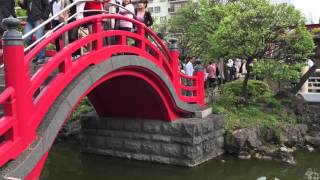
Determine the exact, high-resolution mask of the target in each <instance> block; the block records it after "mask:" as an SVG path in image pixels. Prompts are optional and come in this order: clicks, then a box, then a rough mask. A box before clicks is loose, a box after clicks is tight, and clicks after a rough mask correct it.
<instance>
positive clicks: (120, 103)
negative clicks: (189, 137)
mask: <svg viewBox="0 0 320 180" xmlns="http://www.w3.org/2000/svg"><path fill="white" fill-rule="evenodd" d="M110 19H117V20H126V21H130V22H132V23H134V25H135V27H136V29H137V31H136V32H135V33H133V32H127V31H121V30H114V29H104V28H103V23H105V22H108V20H110ZM4 23H5V25H6V26H7V29H8V30H7V32H6V33H5V34H4V36H3V44H2V45H3V60H4V75H5V89H4V91H3V92H2V93H1V95H0V104H1V105H2V106H3V109H4V112H3V116H2V118H1V119H0V167H1V176H2V177H7V178H9V177H15V178H22V179H34V178H37V177H39V173H40V172H41V169H42V166H43V164H44V162H45V159H46V157H47V154H48V151H49V150H50V147H51V145H52V143H53V141H54V138H55V137H56V135H57V134H58V132H59V129H60V128H61V126H62V125H63V124H64V122H65V120H66V119H67V118H68V116H69V115H70V113H71V112H72V111H73V109H74V108H75V107H76V106H77V104H78V103H79V102H80V101H81V100H82V99H83V97H85V96H87V97H88V98H89V100H90V101H91V103H92V105H93V106H94V108H95V110H96V112H97V114H98V115H99V116H102V117H139V118H152V119H162V120H164V121H175V120H176V119H177V118H179V117H184V116H187V115H188V116H189V115H190V114H192V113H194V112H195V111H197V110H199V109H201V108H203V106H204V89H203V88H204V83H203V81H204V74H203V72H198V73H197V74H196V75H195V76H194V77H188V76H185V75H183V74H180V72H179V65H178V64H179V60H178V56H179V52H178V49H177V47H176V45H175V44H174V43H173V44H171V48H170V50H168V49H167V47H166V46H165V45H164V44H163V43H162V41H161V39H159V38H158V37H157V36H156V35H155V34H154V32H153V31H152V30H150V29H149V28H147V27H146V26H145V25H144V24H142V23H140V22H138V21H136V20H133V19H128V18H126V17H123V16H119V15H112V14H101V15H96V16H90V17H86V18H83V19H81V20H78V21H74V22H72V23H70V24H67V25H65V26H63V27H61V28H59V29H58V30H57V31H54V32H53V33H52V34H51V35H50V36H48V37H46V38H45V39H43V40H42V41H41V42H39V43H38V44H37V45H36V46H34V47H33V48H32V49H30V50H28V51H26V52H25V48H24V45H23V42H24V40H23V38H22V35H21V33H20V32H19V31H17V27H18V24H19V21H18V20H16V19H13V18H8V19H6V20H5V22H4ZM85 24H86V25H89V26H91V27H92V33H90V34H89V35H87V36H85V37H83V38H81V39H78V40H76V41H74V42H72V43H70V44H66V45H64V47H63V48H62V49H61V51H59V52H57V53H56V54H54V55H53V56H52V57H49V58H48V60H47V62H46V63H45V64H44V65H43V66H42V67H40V68H39V69H37V70H36V71H35V72H33V70H30V66H31V64H32V60H33V59H34V58H35V56H36V55H37V54H38V53H39V52H40V51H41V49H43V48H46V47H47V46H49V45H50V43H51V42H53V41H54V40H55V39H57V38H59V37H61V36H63V35H64V34H66V33H68V32H69V31H71V30H72V29H74V28H77V27H80V26H83V25H85ZM107 39H114V41H112V42H111V43H107V42H106V40H107ZM128 39H132V41H133V42H134V45H128V43H127V42H128ZM150 39H153V41H151V40H150ZM88 44H89V45H90V46H91V49H90V51H88V52H86V53H83V54H82V55H81V56H80V57H77V58H74V57H73V56H72V55H73V54H74V53H75V52H76V51H77V50H79V49H81V48H82V47H84V46H87V45H88ZM187 80H188V81H192V82H193V85H192V86H185V85H184V83H183V82H185V81H187ZM186 91H191V92H192V93H189V94H192V95H191V96H185V94H186V93H185V92H186Z"/></svg>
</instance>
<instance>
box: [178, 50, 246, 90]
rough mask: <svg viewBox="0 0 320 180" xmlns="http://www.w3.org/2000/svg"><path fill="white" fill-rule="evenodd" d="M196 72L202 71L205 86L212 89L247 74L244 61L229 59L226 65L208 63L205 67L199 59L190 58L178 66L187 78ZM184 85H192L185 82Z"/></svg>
mask: <svg viewBox="0 0 320 180" xmlns="http://www.w3.org/2000/svg"><path fill="white" fill-rule="evenodd" d="M197 71H204V73H205V79H204V81H205V86H206V87H207V88H214V87H215V86H216V85H220V84H222V83H225V82H229V81H233V80H237V79H239V78H240V77H244V75H245V74H246V73H247V70H246V60H242V59H239V58H237V59H234V60H233V59H229V60H228V61H227V62H226V63H224V62H223V61H220V62H213V61H208V64H207V65H205V64H204V62H203V61H202V60H201V59H199V58H196V57H195V56H192V57H190V58H187V59H186V60H185V61H182V62H181V64H180V72H181V73H183V74H185V75H187V76H194V74H195V72H197ZM186 85H187V86H191V85H192V84H190V82H187V83H186Z"/></svg>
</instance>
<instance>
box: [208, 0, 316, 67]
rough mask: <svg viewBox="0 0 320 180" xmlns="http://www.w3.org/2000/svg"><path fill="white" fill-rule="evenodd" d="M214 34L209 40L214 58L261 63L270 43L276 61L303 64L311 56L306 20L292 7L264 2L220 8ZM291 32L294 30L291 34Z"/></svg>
mask: <svg viewBox="0 0 320 180" xmlns="http://www.w3.org/2000/svg"><path fill="white" fill-rule="evenodd" d="M223 9H224V11H225V16H224V17H223V19H222V21H221V23H220V24H219V27H218V29H217V31H215V32H214V33H213V34H212V36H211V37H210V45H211V47H212V53H213V55H214V56H219V57H225V58H235V57H239V58H243V59H248V60H252V59H254V58H257V59H261V58H263V57H264V56H265V55H266V51H267V50H268V48H269V45H270V43H273V44H274V45H275V47H276V48H275V52H276V54H278V55H279V57H278V59H279V60H290V61H302V60H305V59H306V58H307V57H308V56H310V55H311V54H312V53H313V49H314V44H313V41H312V37H311V34H310V33H309V32H308V31H307V30H306V28H305V19H304V18H303V17H302V15H301V14H300V12H299V11H298V10H295V9H294V7H293V6H290V5H286V4H281V5H272V4H270V3H269V1H267V0H240V1H238V2H235V3H232V4H227V5H225V7H223ZM290 28H294V30H290Z"/></svg>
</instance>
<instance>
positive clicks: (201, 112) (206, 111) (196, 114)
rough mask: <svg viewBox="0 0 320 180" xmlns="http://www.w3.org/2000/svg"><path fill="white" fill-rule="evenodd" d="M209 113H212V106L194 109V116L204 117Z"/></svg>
mask: <svg viewBox="0 0 320 180" xmlns="http://www.w3.org/2000/svg"><path fill="white" fill-rule="evenodd" d="M210 114H212V107H206V108H205V109H204V110H202V111H196V112H195V117H196V118H206V117H208V116H209V115H210Z"/></svg>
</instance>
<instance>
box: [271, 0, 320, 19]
mask: <svg viewBox="0 0 320 180" xmlns="http://www.w3.org/2000/svg"><path fill="white" fill-rule="evenodd" d="M271 2H280V3H283V2H287V3H290V4H293V5H294V6H295V7H296V8H297V9H299V10H301V12H302V13H303V14H304V15H305V17H306V18H307V19H308V23H311V21H313V23H319V18H320V0H271Z"/></svg>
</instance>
